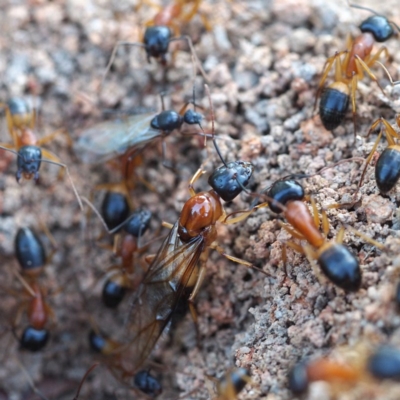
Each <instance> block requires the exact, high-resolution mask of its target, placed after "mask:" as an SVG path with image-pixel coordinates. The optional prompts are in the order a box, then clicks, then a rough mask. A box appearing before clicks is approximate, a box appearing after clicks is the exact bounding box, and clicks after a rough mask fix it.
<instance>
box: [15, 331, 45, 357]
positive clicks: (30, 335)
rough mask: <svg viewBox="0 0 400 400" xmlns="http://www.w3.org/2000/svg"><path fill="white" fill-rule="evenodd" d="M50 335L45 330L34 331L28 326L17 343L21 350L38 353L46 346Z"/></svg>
mask: <svg viewBox="0 0 400 400" xmlns="http://www.w3.org/2000/svg"><path fill="white" fill-rule="evenodd" d="M49 337H50V334H49V331H48V330H46V329H35V328H33V327H32V326H28V327H27V328H26V329H25V330H24V332H23V333H22V336H21V339H20V341H19V344H20V347H21V349H25V350H29V351H32V352H35V351H40V350H42V349H43V347H44V346H46V344H47V342H48V340H49Z"/></svg>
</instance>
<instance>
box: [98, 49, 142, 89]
mask: <svg viewBox="0 0 400 400" xmlns="http://www.w3.org/2000/svg"><path fill="white" fill-rule="evenodd" d="M121 46H135V47H142V48H145V46H144V44H142V43H133V42H125V41H120V42H117V44H116V45H115V46H114V48H113V51H112V53H111V57H110V60H109V61H108V64H107V67H106V70H105V71H104V74H103V78H102V79H101V83H100V89H101V88H102V87H103V86H104V81H105V79H106V76H107V74H108V72H109V71H110V69H111V65H112V64H113V63H114V60H115V57H116V55H117V50H118V48H119V47H121Z"/></svg>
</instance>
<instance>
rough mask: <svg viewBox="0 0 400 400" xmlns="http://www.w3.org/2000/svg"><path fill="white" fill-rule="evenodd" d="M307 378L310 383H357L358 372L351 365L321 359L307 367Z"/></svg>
mask: <svg viewBox="0 0 400 400" xmlns="http://www.w3.org/2000/svg"><path fill="white" fill-rule="evenodd" d="M307 376H308V379H309V380H310V381H311V382H315V381H327V382H337V381H341V382H349V383H352V382H357V381H358V380H359V378H360V371H358V370H357V369H356V368H354V367H352V366H351V365H348V364H344V363H340V362H337V361H332V360H328V359H321V360H316V361H314V362H312V363H311V364H310V365H309V366H308V367H307Z"/></svg>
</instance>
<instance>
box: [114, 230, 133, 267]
mask: <svg viewBox="0 0 400 400" xmlns="http://www.w3.org/2000/svg"><path fill="white" fill-rule="evenodd" d="M136 250H137V239H136V238H135V237H134V236H132V235H124V237H123V239H122V241H121V245H120V248H119V249H118V254H117V255H119V256H120V257H121V258H122V266H123V268H124V269H127V270H131V269H132V264H133V254H134V253H135V252H136Z"/></svg>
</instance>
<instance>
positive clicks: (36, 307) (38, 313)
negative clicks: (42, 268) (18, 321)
mask: <svg viewBox="0 0 400 400" xmlns="http://www.w3.org/2000/svg"><path fill="white" fill-rule="evenodd" d="M31 287H32V290H33V291H34V292H35V297H34V298H33V299H32V301H31V303H30V305H29V310H28V311H29V312H28V315H29V322H30V324H31V325H32V327H33V328H35V329H43V327H44V326H45V324H46V321H47V311H46V305H45V303H44V301H43V294H42V291H41V290H40V287H39V285H38V284H37V283H36V282H34V283H33V284H32V285H31Z"/></svg>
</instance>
